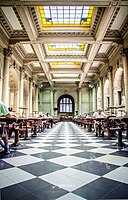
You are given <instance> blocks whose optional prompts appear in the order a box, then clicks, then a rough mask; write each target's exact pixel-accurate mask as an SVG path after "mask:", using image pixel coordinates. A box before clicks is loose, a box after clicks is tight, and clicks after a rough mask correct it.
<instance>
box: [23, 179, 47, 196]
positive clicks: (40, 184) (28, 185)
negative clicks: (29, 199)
mask: <svg viewBox="0 0 128 200" xmlns="http://www.w3.org/2000/svg"><path fill="white" fill-rule="evenodd" d="M49 185H50V183H48V182H46V181H43V180H41V179H39V178H34V179H31V180H28V181H24V182H22V183H20V186H21V187H23V188H24V189H25V190H27V191H28V192H31V193H32V192H34V191H37V190H39V189H41V188H45V187H48V186H49Z"/></svg>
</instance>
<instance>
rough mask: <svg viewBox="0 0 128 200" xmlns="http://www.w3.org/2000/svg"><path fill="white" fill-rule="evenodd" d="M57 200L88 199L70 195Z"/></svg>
mask: <svg viewBox="0 0 128 200" xmlns="http://www.w3.org/2000/svg"><path fill="white" fill-rule="evenodd" d="M56 200H87V199H84V198H82V197H80V196H77V195H76V194H73V193H68V194H66V195H64V196H62V197H60V198H58V199H56Z"/></svg>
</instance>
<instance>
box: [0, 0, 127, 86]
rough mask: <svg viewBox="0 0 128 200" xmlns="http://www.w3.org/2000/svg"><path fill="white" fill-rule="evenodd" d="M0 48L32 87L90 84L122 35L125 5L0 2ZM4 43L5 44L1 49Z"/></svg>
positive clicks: (116, 1) (119, 0)
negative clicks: (8, 47)
mask: <svg viewBox="0 0 128 200" xmlns="http://www.w3.org/2000/svg"><path fill="white" fill-rule="evenodd" d="M0 6H1V7H0V19H1V20H0V23H1V26H0V29H1V35H4V37H2V38H1V46H3V47H4V48H5V47H6V43H4V42H3V41H2V40H3V38H6V39H7V41H8V43H9V45H11V46H12V48H13V52H14V55H17V56H14V57H13V58H14V59H15V61H16V63H18V64H19V65H20V66H24V67H25V69H26V70H29V72H30V74H31V76H33V78H34V80H35V81H36V82H37V83H48V84H49V85H50V86H52V87H55V86H56V87H57V86H61V85H62V86H63V85H66V84H67V85H68V86H76V87H81V86H82V85H86V84H88V83H90V82H95V81H96V79H97V78H98V76H99V73H100V71H101V70H102V69H105V68H106V66H107V65H109V59H110V57H111V55H112V52H113V51H115V49H117V48H119V47H120V45H122V44H123V42H124V39H125V37H126V35H127V33H128V31H127V29H128V1H125V0H105V1H101V0H95V1H92V0H88V1H81V0H79V1H72V0H69V1H62V2H61V1H57V0H56V1H54V0H53V1H49V0H47V1H44V0H39V1H38V0H31V1H30V0H13V1H11V0H7V1H0ZM4 45H5V46H4Z"/></svg>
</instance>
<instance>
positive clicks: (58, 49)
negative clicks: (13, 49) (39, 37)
mask: <svg viewBox="0 0 128 200" xmlns="http://www.w3.org/2000/svg"><path fill="white" fill-rule="evenodd" d="M44 46H45V52H46V55H48V56H49V55H50V56H53V55H58V56H62V55H63V56H65V55H66V56H67V55H74V56H77V55H79V56H80V55H84V54H85V52H86V49H87V45H85V44H82V43H51V44H45V45H44Z"/></svg>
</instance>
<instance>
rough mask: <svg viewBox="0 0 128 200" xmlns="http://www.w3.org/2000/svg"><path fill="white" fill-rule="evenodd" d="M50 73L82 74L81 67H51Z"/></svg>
mask: <svg viewBox="0 0 128 200" xmlns="http://www.w3.org/2000/svg"><path fill="white" fill-rule="evenodd" d="M49 73H50V74H82V73H83V71H82V70H81V69H65V68H64V69H63V70H62V69H51V70H49Z"/></svg>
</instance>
